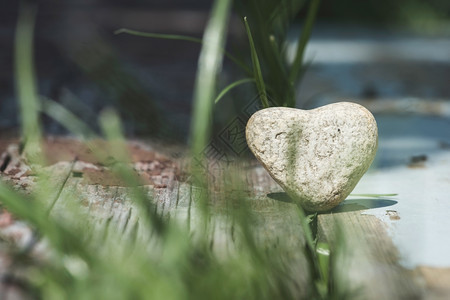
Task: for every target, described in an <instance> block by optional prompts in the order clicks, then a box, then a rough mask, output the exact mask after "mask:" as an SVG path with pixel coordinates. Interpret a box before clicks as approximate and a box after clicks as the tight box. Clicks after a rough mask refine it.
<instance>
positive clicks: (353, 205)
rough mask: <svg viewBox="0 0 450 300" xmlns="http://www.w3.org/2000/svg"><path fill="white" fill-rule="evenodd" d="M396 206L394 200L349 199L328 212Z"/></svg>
mask: <svg viewBox="0 0 450 300" xmlns="http://www.w3.org/2000/svg"><path fill="white" fill-rule="evenodd" d="M394 204H397V201H395V200H389V199H379V198H368V199H349V200H345V201H343V202H342V203H341V204H339V205H338V206H336V207H335V208H333V209H332V210H331V211H330V212H332V213H340V212H351V211H358V210H366V209H371V208H380V207H387V206H392V205H394Z"/></svg>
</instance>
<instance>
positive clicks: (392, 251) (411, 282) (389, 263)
mask: <svg viewBox="0 0 450 300" xmlns="http://www.w3.org/2000/svg"><path fill="white" fill-rule="evenodd" d="M318 236H319V239H321V240H325V241H328V242H330V243H331V244H332V249H333V250H334V252H335V254H336V255H337V257H336V260H337V261H336V263H337V267H338V268H339V269H337V270H335V273H336V274H335V276H336V278H337V280H340V281H342V284H344V285H346V286H347V287H348V290H349V291H350V292H352V293H353V295H352V296H353V297H356V298H361V299H421V298H422V294H423V289H422V287H421V286H420V285H418V283H417V281H416V278H415V277H414V276H412V272H411V271H409V270H407V269H404V268H402V267H401V266H400V264H399V263H398V259H399V257H398V252H397V250H396V248H395V246H394V245H393V243H392V241H391V239H390V237H389V236H388V234H387V232H386V230H385V225H384V224H383V223H382V222H381V221H380V220H378V219H377V218H376V217H374V216H370V215H362V214H361V211H349V212H341V213H330V214H321V215H319V216H318ZM338 238H339V240H338Z"/></svg>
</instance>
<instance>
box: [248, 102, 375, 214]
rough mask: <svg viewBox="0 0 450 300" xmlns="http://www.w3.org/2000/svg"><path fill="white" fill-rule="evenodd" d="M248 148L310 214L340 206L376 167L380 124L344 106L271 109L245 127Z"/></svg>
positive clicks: (358, 107)
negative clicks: (371, 167)
mask: <svg viewBox="0 0 450 300" xmlns="http://www.w3.org/2000/svg"><path fill="white" fill-rule="evenodd" d="M246 138H247V143H248V146H249V147H250V150H251V151H252V152H253V154H254V155H255V156H256V158H257V159H258V160H259V161H260V162H261V164H262V165H263V166H264V167H265V168H266V170H267V171H268V172H269V174H270V175H271V176H272V178H273V179H275V181H276V182H278V184H280V186H281V187H282V188H283V189H284V190H285V191H286V192H287V193H288V195H289V196H290V197H291V198H292V199H294V200H295V201H297V202H298V203H299V204H300V205H301V206H302V207H303V208H304V209H306V210H309V211H327V210H330V209H332V208H333V207H335V206H336V205H338V204H339V203H340V202H342V201H343V200H344V199H345V198H346V197H347V196H348V195H349V194H350V192H351V191H352V190H353V189H354V188H355V186H356V184H357V183H358V181H359V180H360V179H361V177H362V176H363V174H364V173H365V172H366V171H367V169H368V168H369V166H370V164H371V163H372V161H373V159H374V157H375V153H376V151H377V145H378V130H377V123H376V121H375V118H374V117H373V115H372V114H371V113H370V112H369V111H368V110H367V109H365V108H364V107H363V106H361V105H359V104H355V103H349V102H340V103H334V104H329V105H326V106H323V107H319V108H316V109H313V110H301V109H295V108H286V107H272V108H266V109H262V110H260V111H258V112H256V113H255V114H254V115H253V116H252V117H251V118H250V120H249V121H248V123H247V128H246Z"/></svg>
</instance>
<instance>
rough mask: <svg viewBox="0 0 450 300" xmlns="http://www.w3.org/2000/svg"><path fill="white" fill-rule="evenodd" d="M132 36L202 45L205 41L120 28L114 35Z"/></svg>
mask: <svg viewBox="0 0 450 300" xmlns="http://www.w3.org/2000/svg"><path fill="white" fill-rule="evenodd" d="M121 33H126V34H131V35H136V36H142V37H149V38H157V39H165V40H179V41H188V42H194V43H199V44H201V43H202V42H203V41H202V40H201V39H199V38H195V37H192V36H186V35H178V34H161V33H151V32H143V31H137V30H132V29H127V28H120V29H118V30H116V31H114V34H121Z"/></svg>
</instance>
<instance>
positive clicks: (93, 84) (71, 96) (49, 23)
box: [0, 0, 450, 142]
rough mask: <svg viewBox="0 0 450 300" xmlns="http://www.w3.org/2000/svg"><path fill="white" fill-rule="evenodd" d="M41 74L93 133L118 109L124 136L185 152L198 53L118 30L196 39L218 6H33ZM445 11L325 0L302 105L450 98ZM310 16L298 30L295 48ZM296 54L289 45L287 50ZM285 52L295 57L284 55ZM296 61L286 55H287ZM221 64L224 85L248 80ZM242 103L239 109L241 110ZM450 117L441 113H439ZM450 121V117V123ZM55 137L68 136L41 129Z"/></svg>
mask: <svg viewBox="0 0 450 300" xmlns="http://www.w3.org/2000/svg"><path fill="white" fill-rule="evenodd" d="M34 3H36V4H37V8H38V16H37V23H36V28H35V64H36V70H37V74H36V75H37V80H38V84H39V93H40V94H41V95H43V96H46V97H48V98H50V99H53V100H54V101H57V102H59V103H61V104H63V105H64V106H65V107H67V108H68V109H69V110H71V111H72V112H74V113H75V114H76V115H78V116H79V117H80V118H82V119H83V120H84V121H85V122H86V123H87V124H88V125H89V126H91V127H92V128H94V129H96V130H97V116H98V112H99V111H100V110H101V109H102V108H104V107H106V106H113V107H115V108H116V109H117V110H118V111H119V112H120V114H121V115H122V117H123V118H124V123H125V130H126V133H127V134H128V135H129V136H150V137H159V138H165V139H171V140H174V141H180V142H186V140H187V136H188V131H189V118H190V111H191V98H192V90H193V86H194V79H195V72H196V67H197V57H198V54H199V50H200V45H198V44H195V43H190V42H183V41H175V40H161V39H148V38H142V37H136V36H130V35H126V34H120V35H115V34H114V31H115V30H117V29H119V28H123V27H125V28H130V29H135V30H142V31H147V32H155V33H169V34H183V35H190V36H195V37H199V38H200V37H201V36H202V32H203V29H204V26H205V24H206V22H207V19H208V15H209V9H210V6H211V1H206V0H152V1H144V0H132V1H119V0H109V1H106V0H83V1H75V0H73V1H57V0H46V1H34ZM18 7H19V1H7V2H4V3H3V4H2V9H1V10H0V49H1V52H0V63H1V66H2V68H1V70H0V135H7V134H10V133H12V132H15V130H16V129H17V127H18V125H19V115H18V112H17V107H16V100H15V97H16V95H15V91H14V77H13V74H14V70H13V46H14V30H15V26H16V22H17V15H18ZM449 12H450V1H446V0H432V1H419V0H401V1H388V0H383V1H374V0H370V1H358V0H342V1H322V3H321V8H320V11H319V15H318V20H317V23H316V26H315V29H314V31H313V34H312V37H311V44H310V47H309V48H308V52H307V54H306V59H307V60H309V61H311V62H312V64H311V66H310V67H309V69H308V71H307V73H306V76H305V78H304V80H303V82H302V84H301V85H300V86H299V95H298V101H297V103H298V106H299V107H307V108H309V107H314V106H317V105H319V104H324V103H327V102H333V101H334V102H335V101H338V100H340V99H342V98H351V99H355V100H358V99H359V100H361V101H367V100H374V99H376V100H377V101H378V100H379V101H380V102H382V101H383V100H385V101H388V100H389V101H397V100H404V99H412V98H413V99H416V100H417V99H419V100H420V101H428V102H433V101H434V102H436V103H441V102H447V103H448V99H450V39H449V37H450V18H449ZM305 14H306V7H304V8H302V9H301V11H300V12H299V14H298V16H297V17H296V21H297V24H294V26H293V27H292V36H293V40H294V39H295V37H296V36H297V35H298V34H297V33H296V32H297V31H299V30H300V29H301V22H302V20H303V19H304V16H305ZM243 29H244V28H243V25H242V23H241V20H240V18H239V16H238V14H234V15H233V17H232V18H231V20H230V27H229V43H228V46H227V47H228V49H229V50H230V52H235V53H236V52H237V53H240V54H241V55H243V56H244V57H246V56H248V55H249V53H244V51H247V48H245V46H246V36H245V33H244V31H243ZM291 46H292V45H291ZM288 48H289V46H288ZM288 53H289V49H288ZM236 74H237V72H236V70H235V68H234V67H233V65H232V64H230V63H229V62H228V61H226V62H225V65H224V72H223V76H222V77H221V79H220V80H221V82H222V83H223V85H226V84H227V83H230V82H231V81H233V80H236V79H239V78H242V76H240V75H236ZM255 96H257V95H256V92H255V91H254V90H252V89H249V88H248V87H246V88H244V87H243V88H239V89H237V90H236V91H235V92H233V93H230V95H229V96H228V98H231V99H223V100H222V103H221V104H219V106H218V107H217V112H216V115H217V116H216V119H217V121H216V122H217V123H218V124H216V125H215V126H216V127H217V129H216V130H217V131H218V132H219V133H220V132H221V128H222V127H224V126H227V124H228V123H229V122H230V120H231V121H232V120H234V119H233V115H235V114H236V110H238V111H239V110H241V109H242V107H248V104H242V103H243V102H245V103H250V104H251V102H252V101H253V100H254V99H255ZM240 98H242V99H240ZM443 114H444V115H445V114H446V112H443ZM449 114H450V112H449ZM43 122H44V126H45V128H46V131H47V132H48V133H50V134H65V133H66V132H65V131H64V129H63V128H62V127H61V126H60V125H58V124H57V123H56V122H53V121H51V120H50V119H49V118H47V117H44V118H43Z"/></svg>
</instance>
